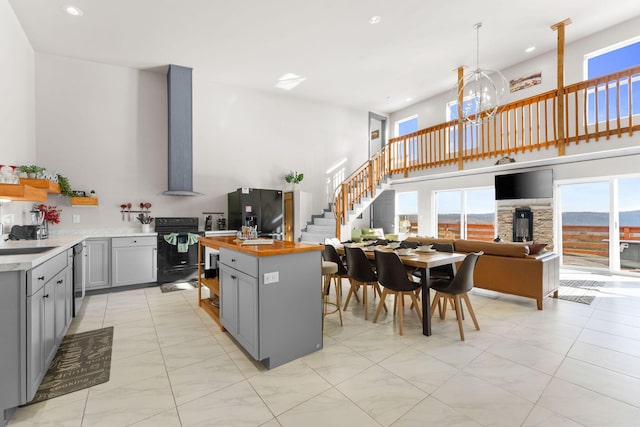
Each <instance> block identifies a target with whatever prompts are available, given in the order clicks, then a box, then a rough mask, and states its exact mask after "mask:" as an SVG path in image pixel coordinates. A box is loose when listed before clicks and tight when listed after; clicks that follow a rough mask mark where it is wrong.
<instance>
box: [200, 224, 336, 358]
mask: <svg viewBox="0 0 640 427" xmlns="http://www.w3.org/2000/svg"><path fill="white" fill-rule="evenodd" d="M242 243H243V242H242V241H241V240H237V239H236V238H235V237H234V236H216V237H201V238H200V239H199V242H198V244H199V245H200V248H199V251H198V253H199V254H200V256H202V253H203V248H204V247H208V248H212V249H215V250H218V251H219V262H218V266H219V267H218V269H217V270H214V271H215V272H210V273H209V274H207V276H209V277H205V272H204V268H203V263H202V262H200V263H199V265H200V269H199V272H198V273H199V274H198V277H199V289H198V298H199V301H198V303H199V305H200V307H202V308H203V309H205V310H206V311H207V313H209V315H210V316H211V317H212V318H213V319H214V320H215V321H216V322H217V323H218V324H219V325H220V327H221V329H222V330H226V331H227V332H228V333H229V334H230V335H231V336H232V337H233V338H234V339H235V340H236V341H237V342H238V343H239V344H240V345H241V346H242V347H243V348H244V349H245V350H246V351H247V352H248V353H249V354H251V356H252V357H253V358H254V359H256V360H258V361H261V362H262V363H263V364H264V365H265V366H266V367H267V368H269V369H271V368H274V367H276V366H279V365H282V364H284V363H287V362H289V361H291V360H294V359H297V358H298V357H301V356H304V355H306V354H309V353H312V352H314V351H316V350H319V349H321V348H322V292H321V281H322V270H321V264H322V260H321V253H322V252H321V251H322V249H323V246H321V245H314V244H306V243H294V242H287V241H282V240H275V241H273V243H271V244H260V245H246V244H242ZM212 276H215V277H212ZM203 287H205V288H207V289H208V292H206V291H205V292H203V291H204V289H203ZM207 294H208V295H207Z"/></svg>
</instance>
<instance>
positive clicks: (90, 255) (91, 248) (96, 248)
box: [86, 239, 111, 289]
mask: <svg viewBox="0 0 640 427" xmlns="http://www.w3.org/2000/svg"><path fill="white" fill-rule="evenodd" d="M110 240H111V239H88V240H87V241H86V251H87V264H86V268H87V271H86V275H87V283H86V289H100V288H107V287H109V286H110V282H109V272H110V268H109V266H110V265H111V263H110V262H109V257H110V255H111V252H110V246H109V241H110Z"/></svg>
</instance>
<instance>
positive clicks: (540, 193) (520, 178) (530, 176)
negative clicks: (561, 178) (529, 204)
mask: <svg viewBox="0 0 640 427" xmlns="http://www.w3.org/2000/svg"><path fill="white" fill-rule="evenodd" d="M495 189H496V200H513V199H546V198H551V197H553V170H552V169H541V170H535V171H530V172H519V173H510V174H506V175H496V176H495Z"/></svg>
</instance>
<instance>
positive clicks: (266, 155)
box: [35, 53, 368, 230]
mask: <svg viewBox="0 0 640 427" xmlns="http://www.w3.org/2000/svg"><path fill="white" fill-rule="evenodd" d="M178 65H188V64H178ZM35 69H36V100H37V116H36V129H37V161H38V163H39V164H41V165H43V166H46V167H47V168H48V169H49V170H55V171H57V172H59V173H61V174H62V175H65V176H67V177H68V178H69V180H70V181H71V184H72V187H73V189H74V190H84V191H89V190H91V189H94V190H96V192H97V194H98V197H99V199H100V206H99V207H98V208H79V207H71V206H69V205H68V201H67V199H66V198H64V197H60V196H53V197H51V196H50V201H49V202H50V203H52V204H55V203H58V204H59V205H62V207H63V209H64V212H63V214H62V224H61V225H59V226H56V229H58V230H59V229H61V228H65V229H67V228H75V229H86V228H102V227H109V228H114V227H116V228H120V227H122V228H136V227H139V224H138V223H137V222H131V223H129V222H124V223H123V222H122V216H121V214H120V212H119V211H120V204H122V203H127V202H131V203H133V205H134V207H135V206H137V205H138V204H139V203H140V202H150V203H152V205H153V207H152V216H197V217H201V212H203V211H220V212H222V211H224V212H226V210H227V199H226V194H227V193H228V192H230V191H233V190H235V189H236V188H238V187H243V186H245V187H253V188H275V189H278V188H280V189H286V190H288V189H289V185H288V184H286V183H285V181H284V175H286V173H287V172H289V170H291V169H295V170H297V171H299V172H303V173H304V174H305V178H304V180H303V182H302V183H301V184H300V187H301V189H302V190H304V191H307V192H311V193H313V195H314V197H313V203H314V206H313V209H314V212H317V213H320V212H321V210H322V209H323V208H325V207H326V200H327V197H326V189H325V186H326V176H325V171H326V170H327V169H328V168H329V167H330V166H331V165H333V164H335V163H336V162H337V160H339V159H341V158H344V157H346V158H348V159H349V160H348V163H347V165H346V168H347V170H348V171H350V170H353V169H354V168H355V167H357V166H358V165H359V164H361V163H362V162H364V161H365V160H366V158H367V150H368V147H367V144H368V139H367V128H368V112H366V111H355V110H350V109H346V108H342V107H335V106H331V105H326V104H319V103H314V102H309V101H303V100H297V99H295V98H292V97H290V96H283V95H274V94H270V93H266V92H260V91H256V90H251V89H245V88H238V87H232V86H228V85H222V84H217V83H212V82H209V81H208V80H207V76H203V75H200V74H199V73H198V70H194V75H193V113H194V116H193V136H194V140H193V156H194V160H193V169H194V177H193V184H194V190H195V191H198V192H201V193H204V194H205V195H204V196H202V197H169V196H162V195H161V193H162V192H163V191H165V190H166V189H167V188H166V187H167V106H166V104H167V101H166V76H165V74H164V73H163V72H158V71H139V70H133V69H129V68H125V67H117V66H110V65H104V64H98V63H93V62H87V61H81V60H75V59H70V58H64V57H59V56H52V55H47V54H40V53H38V54H36V67H35ZM72 215H80V221H81V222H80V224H72V217H71V216H72ZM201 225H202V224H201ZM54 230H55V229H54Z"/></svg>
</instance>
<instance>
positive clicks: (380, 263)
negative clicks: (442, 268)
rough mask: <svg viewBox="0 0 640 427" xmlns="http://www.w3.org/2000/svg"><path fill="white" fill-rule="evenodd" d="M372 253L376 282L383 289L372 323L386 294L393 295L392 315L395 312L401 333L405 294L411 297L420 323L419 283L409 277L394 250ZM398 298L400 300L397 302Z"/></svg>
mask: <svg viewBox="0 0 640 427" xmlns="http://www.w3.org/2000/svg"><path fill="white" fill-rule="evenodd" d="M374 254H375V257H376V270H377V272H378V282H379V283H380V284H381V285H382V287H383V290H382V295H381V296H380V302H379V303H378V307H377V308H376V313H375V315H374V316H373V323H376V321H377V320H378V315H380V311H381V310H382V307H383V304H384V303H385V299H386V297H387V295H393V296H394V302H393V317H394V318H395V316H396V312H397V313H398V330H399V333H400V335H402V323H403V321H402V312H403V309H404V296H405V295H409V296H410V297H411V308H413V309H414V310H415V312H416V314H417V316H418V319H420V323H422V314H421V313H420V306H419V305H418V298H417V290H418V289H420V286H421V285H420V283H417V282H414V281H413V280H411V279H409V276H408V275H407V270H406V269H405V267H404V264H403V263H402V261H401V260H400V257H398V255H397V254H396V253H395V252H383V251H375V252H374ZM398 297H400V298H398ZM398 300H399V301H400V302H399V303H398Z"/></svg>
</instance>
